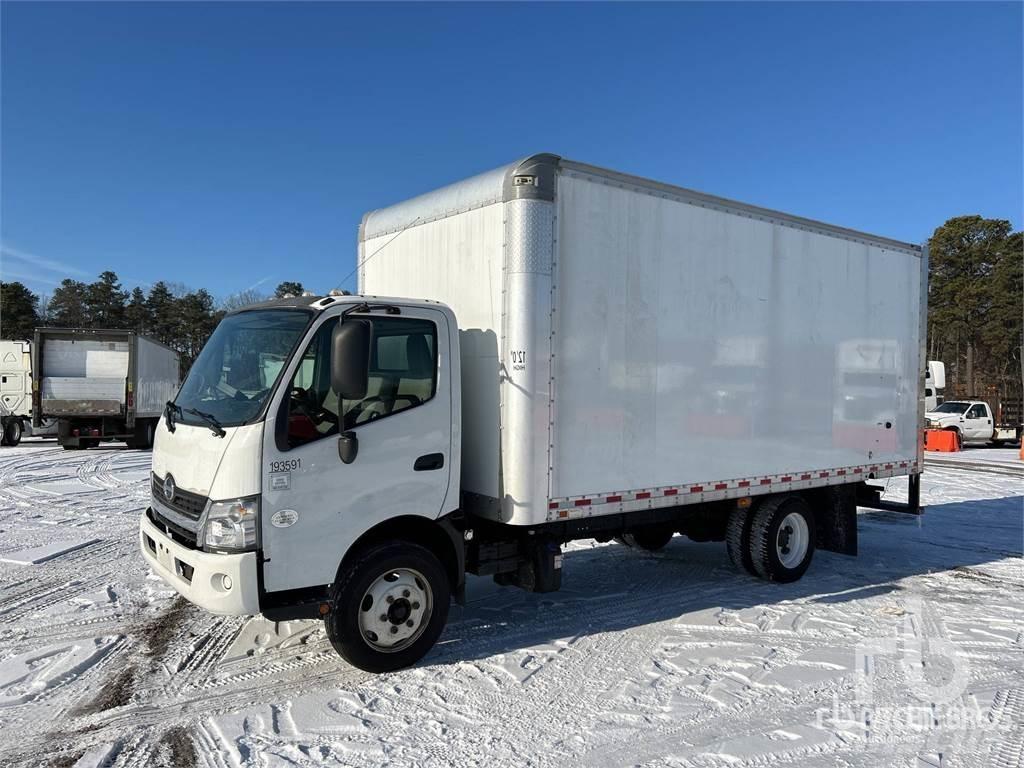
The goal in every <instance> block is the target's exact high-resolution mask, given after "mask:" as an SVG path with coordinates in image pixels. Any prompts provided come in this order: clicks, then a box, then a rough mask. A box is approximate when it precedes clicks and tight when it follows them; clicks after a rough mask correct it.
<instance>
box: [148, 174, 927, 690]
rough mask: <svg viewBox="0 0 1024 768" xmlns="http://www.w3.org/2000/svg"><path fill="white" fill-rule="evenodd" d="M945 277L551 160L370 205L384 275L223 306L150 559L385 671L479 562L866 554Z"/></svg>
mask: <svg viewBox="0 0 1024 768" xmlns="http://www.w3.org/2000/svg"><path fill="white" fill-rule="evenodd" d="M927 274H928V270H927V254H926V253H925V252H922V250H921V249H920V248H918V247H916V246H913V245H908V244H906V243H901V242H897V241H894V240H889V239H886V238H882V237H875V236H873V235H868V234H864V233H861V232H856V231H853V230H849V229H845V228H842V227H836V226H832V225H829V224H823V223H820V222H815V221H810V220H807V219H802V218H799V217H795V216H790V215H787V214H783V213H778V212H776V211H770V210H767V209H763V208H758V207H754V206H750V205H745V204H742V203H737V202H733V201H730V200H724V199H721V198H717V197H712V196H709V195H705V194H701V193H698V192H692V191H690V190H686V189H681V188H678V187H673V186H669V185H667V184H661V183H658V182H654V181H649V180H647V179H640V178H636V177H632V176H626V175H624V174H621V173H616V172H614V171H609V170H604V169H600V168H595V167H592V166H588V165H584V164H581V163H576V162H571V161H568V160H565V159H562V158H559V157H556V156H554V155H535V156H533V157H530V158H528V159H526V160H523V161H521V162H518V163H515V164H512V165H510V166H506V167H503V168H499V169H497V170H495V171H492V172H490V173H485V174H482V175H480V176H476V177H474V178H471V179H467V180H465V181H462V182H459V183H456V184H453V185H451V186H448V187H445V188H443V189H440V190H437V191H435V192H431V193H428V194H425V195H423V196H421V197H417V198H414V199H412V200H409V201H406V202H404V203H400V204H398V205H395V206H392V207H390V208H386V209H383V210H379V211H374V212H372V213H369V214H367V215H366V216H364V218H363V220H362V224H361V227H360V232H359V288H360V295H358V296H347V295H345V296H326V297H300V298H293V299H284V300H279V301H273V302H268V303H265V304H260V305H255V306H252V307H246V308H244V309H242V310H240V311H237V312H234V313H232V314H229V315H227V316H226V317H225V318H224V320H223V321H222V322H221V324H220V325H219V326H218V328H217V329H216V331H215V332H214V334H213V335H212V337H211V338H210V340H209V342H208V343H207V345H206V347H205V348H204V349H203V351H202V353H201V355H200V356H199V358H198V360H197V361H196V363H195V365H194V366H193V368H192V370H191V371H190V373H189V376H188V378H187V379H186V381H185V383H184V384H183V386H182V389H181V391H180V392H179V394H178V396H177V398H176V400H175V402H174V403H172V404H169V405H168V408H167V412H166V414H165V418H164V419H163V420H162V421H161V423H160V426H159V428H158V431H157V435H156V446H155V450H154V454H153V478H152V480H153V483H152V504H151V507H150V508H149V509H148V510H147V511H146V512H145V514H144V515H143V516H142V517H141V519H140V547H141V550H142V553H143V555H144V556H145V558H146V560H147V561H148V562H149V564H150V565H151V566H152V568H153V569H154V570H155V571H156V572H157V573H158V574H160V575H161V576H162V578H164V579H165V580H166V581H167V582H168V583H170V584H172V585H173V586H174V587H175V588H176V589H178V590H179V591H180V592H181V593H182V594H183V595H185V596H186V597H188V598H189V599H190V600H192V601H194V602H196V603H198V604H199V605H201V606H204V607H205V608H207V609H209V610H211V611H214V612H218V613H228V614H254V613H258V612H262V613H263V614H265V615H266V616H267V617H269V618H271V619H277V620H281V619H292V618H303V617H307V618H308V617H322V618H323V620H324V622H325V625H326V630H327V634H328V636H329V637H330V639H331V641H332V643H333V644H334V646H335V648H336V649H337V650H338V651H339V652H340V653H341V654H342V655H343V656H344V657H345V658H346V659H348V660H349V661H351V662H352V663H353V664H355V665H357V666H359V667H362V668H364V669H369V670H378V671H379V670H388V669H395V668H398V667H401V666H405V665H408V664H411V663H413V662H415V661H416V660H417V659H419V658H420V657H421V656H422V655H423V654H424V653H425V652H426V651H427V650H428V649H429V648H430V647H431V646H432V644H433V643H434V642H435V640H436V639H437V637H438V636H439V634H440V632H441V630H442V627H443V625H444V622H445V620H446V617H447V612H448V606H449V602H450V597H451V596H452V595H454V596H455V597H456V599H460V598H461V595H462V591H463V587H464V580H465V574H466V573H472V574H477V575H489V576H493V577H494V579H495V580H497V581H498V582H499V583H501V584H507V585H515V586H519V587H521V588H524V589H528V590H533V591H538V592H545V591H550V590H554V589H558V588H559V586H560V582H561V572H562V566H563V559H562V552H561V547H562V545H563V544H564V543H565V542H567V541H570V540H573V539H580V538H595V539H598V540H599V541H609V540H611V539H613V538H615V539H618V540H620V541H621V542H623V543H625V544H627V545H630V546H633V547H638V548H643V549H649V550H654V549H658V548H660V547H663V546H665V545H666V544H667V543H668V541H669V540H670V538H671V537H672V536H673V534H675V533H682V534H685V535H687V536H689V537H690V538H692V539H696V540H698V541H724V542H725V544H726V548H727V551H728V553H729V556H730V558H731V559H732V561H733V563H735V565H736V566H737V567H738V568H739V569H740V570H741V571H744V572H747V573H749V574H752V575H755V576H758V577H761V578H764V579H769V580H774V581H782V582H787V581H792V580H795V579H798V578H800V577H801V576H802V575H803V574H804V572H805V571H806V570H807V568H808V566H809V565H810V561H811V557H812V555H813V553H814V551H815V548H821V549H826V550H831V551H836V552H842V553H846V554H855V553H856V548H857V524H856V504H857V502H858V500H860V501H863V502H867V503H879V502H878V500H877V493H873V492H872V491H871V490H870V487H869V486H867V485H866V482H865V481H867V480H868V479H871V478H888V477H894V476H900V475H909V476H910V478H911V488H910V491H911V492H910V504H909V509H910V510H911V511H915V510H916V509H917V508H918V499H919V496H918V484H917V482H916V481H917V479H918V473H919V472H920V468H921V464H922V458H921V450H922V446H921V428H922V416H923V413H924V399H923V386H922V384H923V376H924V357H923V333H924V328H925V323H924V320H925V296H926V295H927V291H926V279H927ZM399 297H406V298H399ZM278 358H280V359H282V360H283V361H284V362H283V364H281V365H280V366H274V367H271V368H268V367H267V366H265V365H261V363H260V361H261V360H265V359H278ZM271 371H273V373H271ZM271 379H272V380H271ZM730 403H732V404H735V405H734V406H729V405H728V404H730ZM723 415H724V416H728V417H729V418H723ZM627 586H628V585H627Z"/></svg>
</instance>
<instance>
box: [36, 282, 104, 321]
mask: <svg viewBox="0 0 1024 768" xmlns="http://www.w3.org/2000/svg"><path fill="white" fill-rule="evenodd" d="M87 294H88V286H87V285H86V284H85V283H83V282H80V281H78V280H71V279H65V280H62V281H61V284H60V286H58V287H57V289H56V290H55V291H54V292H53V296H51V297H50V301H49V304H48V310H47V312H48V314H49V320H48V322H49V325H52V326H56V327H58V328H91V327H93V326H92V323H91V318H90V317H89V307H88V303H87V298H86V297H87Z"/></svg>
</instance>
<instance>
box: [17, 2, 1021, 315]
mask: <svg viewBox="0 0 1024 768" xmlns="http://www.w3.org/2000/svg"><path fill="white" fill-rule="evenodd" d="M1021 9H1022V5H1021V4H1020V3H1013V4H995V3H987V4H986V3H964V4H959V3H937V4H928V3H912V4H888V3H865V4H852V5H846V4H813V3H800V4H792V5H790V4H774V3H758V4H718V5H703V4H695V3H689V4H672V5H670V4H656V5H636V4H631V5H625V4H622V5H620V4H602V5H582V4H559V5H529V4H513V5H498V4H479V5H461V4H442V5H431V4H416V5H412V6H406V5H392V4H388V5H376V6H365V5H356V4H326V3H314V4H304V5H297V4H285V3H279V4H243V3H239V4H198V3H197V4H192V3H182V4H157V3H109V4H97V5H91V4H68V5H64V4H50V3H31V4H29V3H3V5H2V10H0V22H2V46H3V47H2V54H0V55H2V59H0V64H2V69H0V77H2V81H0V85H2V118H0V119H2V125H0V127H2V136H0V139H2V140H0V152H2V156H0V161H2V166H0V168H2V170H0V173H2V177H0V182H2V200H0V215H2V219H0V239H2V244H3V259H2V263H0V275H2V277H3V279H5V280H14V279H22V280H24V281H25V282H26V283H27V284H28V285H29V286H30V287H31V288H32V289H34V290H36V291H40V292H49V291H52V289H53V287H54V285H55V284H56V283H57V282H59V280H61V279H62V278H64V277H74V278H78V279H91V278H92V277H93V276H95V275H96V274H97V273H98V272H100V271H101V270H104V269H113V270H115V271H116V272H117V273H118V274H119V275H120V276H121V277H122V279H123V281H124V282H125V284H127V285H136V284H141V285H143V286H145V285H146V284H147V283H151V282H153V281H155V280H159V279H166V280H171V281H178V282H182V283H185V284H187V285H189V286H192V287H195V288H199V287H205V288H207V289H208V290H210V291H211V292H212V293H213V294H214V295H216V296H218V297H220V296H224V295H226V294H229V293H232V292H234V291H238V290H241V289H244V288H248V287H251V286H258V288H259V289H260V290H266V291H268V292H269V291H272V289H273V287H274V285H276V284H277V283H278V282H279V281H281V280H286V279H295V280H300V281H302V282H303V283H304V284H305V285H306V286H307V287H310V288H313V289H317V290H327V289H329V288H331V287H333V286H334V285H335V284H337V282H338V281H339V280H341V278H342V277H344V276H345V275H346V274H348V273H349V272H350V271H351V269H352V267H353V266H354V259H355V241H356V232H357V227H358V223H359V219H360V216H361V215H362V213H363V212H364V211H366V210H368V209H372V208H377V207H380V206H383V205H387V204H389V203H392V202H395V201H397V200H401V199H403V198H406V197H409V196H412V195H414V194H418V193H420V192H423V191H426V190H428V189H431V188H434V187H436V186H440V185H442V184H444V183H447V182H449V181H453V180H456V179H458V178H462V177H464V176H467V175H470V174H473V173H477V172H479V171H482V170H486V169H488V168H492V167H496V166H498V165H501V164H504V163H506V162H510V161H511V160H513V159H515V158H517V157H520V156H523V155H527V154H531V153H534V152H555V153H558V154H562V155H565V156H566V157H571V158H573V159H577V160H582V161H585V162H589V163H594V164H598V165H605V166H610V167H613V168H615V169H617V170H623V171H627V172H631V173H635V174H639V175H643V176H650V177H654V178H657V179H660V180H663V181H668V182H671V183H675V184H680V185H683V186H687V187H692V188H695V189H699V190H703V191H706V192H710V193H713V194H719V195H724V196H727V197H733V198H737V199H740V200H743V201H745V202H751V203H755V204H759V205H765V206H768V207H772V208H778V209H781V210H784V211H788V212H791V213H796V214H800V215H804V216H809V217H812V218H818V219H823V220H826V221H829V222H832V223H836V224H841V225H845V226H850V227H854V228H858V229H864V230H867V231H870V232H874V233H877V234H882V235H887V236H890V237H896V238H900V239H904V240H911V241H921V240H923V239H925V238H927V237H928V235H929V234H930V233H931V232H932V230H933V229H934V228H935V227H936V226H938V225H939V224H941V223H942V222H943V221H944V220H945V219H947V218H948V217H950V216H954V215H961V214H973V213H978V214H981V215H983V216H987V217H998V218H1008V219H1010V220H1011V221H1012V222H1013V224H1014V226H1015V227H1017V228H1019V227H1020V226H1021V219H1022V208H1024V201H1022V186H1024V179H1022V173H1024V171H1022V169H1024V156H1022V132H1024V126H1022V92H1024V85H1022V69H1024V62H1022V52H1021V37H1022V13H1021ZM348 287H353V286H352V285H351V284H350V285H349V286H348Z"/></svg>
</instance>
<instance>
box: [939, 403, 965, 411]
mask: <svg viewBox="0 0 1024 768" xmlns="http://www.w3.org/2000/svg"><path fill="white" fill-rule="evenodd" d="M969 406H970V403H943V404H942V405H940V406H939V407H938V408H936V409H935V410H934V411H932V413H963V412H964V411H966V410H967V408H968V407H969Z"/></svg>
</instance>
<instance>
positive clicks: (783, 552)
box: [775, 512, 811, 568]
mask: <svg viewBox="0 0 1024 768" xmlns="http://www.w3.org/2000/svg"><path fill="white" fill-rule="evenodd" d="M810 542H811V535H810V531H809V529H808V528H807V521H806V520H805V519H804V516H803V515H801V514H800V513H799V512H790V513H789V514H788V515H786V516H785V517H784V518H782V524H781V525H779V533H778V535H777V536H776V537H775V553H776V554H777V555H778V557H779V562H780V563H782V565H783V567H784V568H795V567H796V566H798V565H800V563H801V562H803V559H804V557H805V556H806V555H807V547H808V546H809V545H810Z"/></svg>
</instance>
